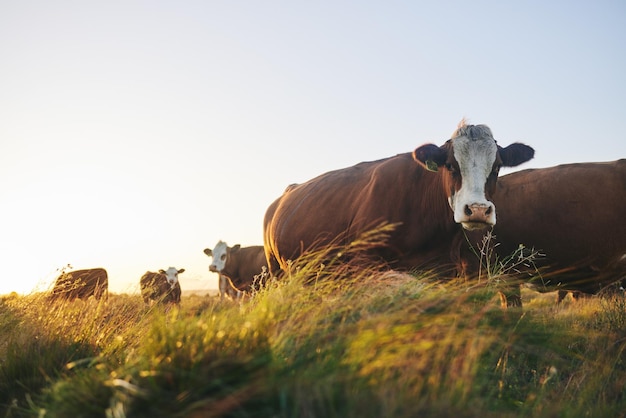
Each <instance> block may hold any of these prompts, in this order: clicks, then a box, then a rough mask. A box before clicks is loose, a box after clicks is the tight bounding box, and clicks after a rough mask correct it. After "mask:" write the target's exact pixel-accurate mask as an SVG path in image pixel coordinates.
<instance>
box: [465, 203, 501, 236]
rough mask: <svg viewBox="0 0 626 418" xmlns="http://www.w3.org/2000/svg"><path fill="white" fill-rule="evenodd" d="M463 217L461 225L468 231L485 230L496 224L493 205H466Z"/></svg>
mask: <svg viewBox="0 0 626 418" xmlns="http://www.w3.org/2000/svg"><path fill="white" fill-rule="evenodd" d="M463 215H464V217H463V219H462V220H461V225H463V228H465V229H468V230H474V229H483V228H486V227H487V226H492V225H495V223H496V216H495V208H494V206H493V204H485V203H474V204H471V205H465V208H464V209H463Z"/></svg>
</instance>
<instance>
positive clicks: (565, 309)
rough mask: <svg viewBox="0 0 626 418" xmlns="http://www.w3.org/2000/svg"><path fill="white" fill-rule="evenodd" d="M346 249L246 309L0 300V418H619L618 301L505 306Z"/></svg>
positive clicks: (128, 299)
mask: <svg viewBox="0 0 626 418" xmlns="http://www.w3.org/2000/svg"><path fill="white" fill-rule="evenodd" d="M373 239H376V237H374V238H373ZM354 248H359V247H358V246H355V247H354ZM350 255H351V254H350V249H347V250H346V253H344V254H341V255H339V256H338V255H337V254H336V253H332V254H331V253H318V254H317V255H315V256H314V255H311V256H310V257H308V258H306V259H304V260H302V262H301V263H300V262H299V263H297V264H294V265H293V266H292V267H293V268H292V269H291V272H290V274H289V275H288V277H286V278H284V279H283V280H281V281H271V282H269V283H268V284H267V285H266V286H265V287H263V288H261V289H258V290H257V291H256V292H255V294H254V295H253V297H252V298H250V300H248V301H247V302H245V303H243V304H238V303H230V302H223V303H220V302H219V300H218V299H217V298H212V297H198V296H192V297H185V296H184V295H183V301H182V307H181V309H180V310H178V311H174V310H172V311H170V312H163V311H162V310H160V309H158V308H157V309H152V310H147V309H146V308H145V307H144V306H143V304H142V302H141V298H140V296H139V295H111V296H110V298H109V301H108V302H106V303H105V302H100V303H98V302H97V301H93V300H90V301H87V302H84V301H74V302H54V303H51V302H49V301H48V300H47V299H46V298H45V297H44V296H43V295H41V294H33V295H29V296H21V297H20V296H11V297H5V298H3V299H1V300H0V332H1V333H2V334H1V335H3V338H2V340H1V341H0V416H1V417H34V416H39V417H81V416H82V417H383V416H385V417H415V416H420V417H429V416H433V417H476V416H480V417H556V416H558V417H605V416H612V417H620V416H621V417H623V416H626V353H625V349H626V327H625V326H624V324H625V322H626V302H625V301H624V299H623V298H619V297H614V298H606V299H601V298H592V299H585V300H580V301H576V302H573V301H570V300H566V301H565V302H564V303H563V304H561V305H560V306H557V305H556V304H555V302H554V300H555V299H554V295H550V296H551V297H550V299H547V298H546V296H545V295H541V294H538V293H534V292H532V291H529V290H524V292H523V298H524V308H523V309H509V310H502V309H501V308H500V307H499V297H498V294H497V290H496V289H495V288H490V287H489V286H472V287H470V286H468V285H466V284H464V283H454V282H446V283H441V282H439V281H437V280H436V279H437V277H434V276H433V274H430V273H419V274H417V273H416V274H412V275H409V274H405V273H396V272H384V271H382V269H379V268H377V267H378V266H375V265H371V264H367V263H363V260H359V259H358V258H354V257H350Z"/></svg>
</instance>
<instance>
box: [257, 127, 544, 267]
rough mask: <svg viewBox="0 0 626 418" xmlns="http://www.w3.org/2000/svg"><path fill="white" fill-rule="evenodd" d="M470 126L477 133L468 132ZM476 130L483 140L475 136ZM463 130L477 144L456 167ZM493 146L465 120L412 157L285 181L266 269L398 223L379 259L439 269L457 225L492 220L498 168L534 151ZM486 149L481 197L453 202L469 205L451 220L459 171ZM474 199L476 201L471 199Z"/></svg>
mask: <svg viewBox="0 0 626 418" xmlns="http://www.w3.org/2000/svg"><path fill="white" fill-rule="evenodd" d="M475 128H476V129H478V131H475V132H472V130H473V129H475ZM474 133H478V134H480V136H481V137H480V138H473V134H474ZM455 135H457V136H455ZM462 135H467V137H472V138H471V140H470V141H468V142H466V145H468V146H474V145H473V144H474V143H475V144H477V147H476V149H474V150H471V152H473V153H474V154H472V155H471V156H470V157H468V158H469V159H467V160H466V161H465V162H466V163H467V165H464V166H463V167H460V163H459V162H458V161H457V159H456V155H457V141H459V140H458V139H455V138H461V136H462ZM474 140H475V142H474V143H472V141H474ZM459 142H461V141H459ZM480 143H482V145H481V144H480ZM494 143H495V141H494V140H493V138H492V137H491V132H490V131H489V130H488V128H486V127H484V126H477V127H474V126H470V125H464V121H462V124H460V125H459V130H457V132H455V134H453V139H451V140H449V141H447V142H446V143H445V144H444V145H443V146H441V147H437V146H435V145H432V144H428V145H424V146H421V147H419V148H417V149H416V150H415V151H414V152H413V153H412V154H411V153H405V154H399V155H396V156H395V157H390V158H386V159H382V160H378V161H373V162H364V163H360V164H357V165H355V166H353V167H348V168H344V169H341V170H336V171H331V172H328V173H326V174H322V175H320V176H318V177H316V178H314V179H312V180H309V181H308V182H306V183H303V184H300V185H291V186H289V187H288V188H287V189H286V190H285V192H284V193H283V195H282V196H281V197H280V198H278V199H277V200H276V201H274V202H273V203H272V204H271V205H270V207H269V208H268V210H267V212H266V215H265V219H264V244H265V252H266V257H267V260H268V265H269V269H270V273H271V274H276V273H277V272H279V270H280V269H285V268H287V265H288V263H287V261H288V260H295V259H296V258H298V257H299V256H300V255H301V254H302V253H303V252H306V251H309V250H312V249H315V248H319V247H323V246H325V245H328V244H330V243H334V244H341V243H346V242H350V241H352V240H354V239H355V238H356V237H358V236H359V235H360V234H362V233H363V232H365V231H367V230H369V229H371V228H372V227H374V226H376V225H377V224H380V223H382V222H387V223H399V224H400V225H399V226H398V227H397V228H396V229H395V230H394V231H393V232H392V233H391V234H390V236H389V238H388V241H387V245H386V246H384V247H382V248H380V249H376V251H375V254H374V255H375V257H376V258H377V259H381V260H383V261H384V262H387V263H389V264H390V265H391V266H392V267H394V268H399V269H414V268H416V267H417V268H418V267H423V266H427V265H430V264H432V263H433V262H435V263H436V264H437V265H438V266H442V264H445V263H450V264H452V263H451V258H450V252H451V249H453V248H455V245H454V244H455V242H456V244H458V239H459V238H458V237H459V235H460V227H459V225H458V223H462V224H463V225H464V227H466V228H481V227H485V226H487V225H488V224H492V223H494V222H495V214H493V213H492V210H493V205H492V204H491V202H490V198H491V194H492V192H493V191H494V188H495V185H496V179H497V174H498V169H499V168H500V166H503V165H504V166H515V165H518V164H521V163H522V162H525V161H527V160H529V159H530V158H532V156H533V153H534V151H533V150H532V148H530V147H528V146H525V145H522V144H512V145H510V146H509V147H507V148H506V149H505V148H501V147H499V146H498V147H497V150H496V146H495V145H493V144H494ZM487 144H492V145H487ZM487 146H489V147H491V148H490V149H489V151H484V150H486V149H487ZM459 148H460V145H459ZM483 152H485V153H487V152H490V153H492V154H491V155H492V157H493V158H495V160H493V159H492V160H489V161H487V160H488V159H484V160H485V161H486V163H485V164H483V165H482V166H480V167H478V169H477V171H480V175H483V176H484V177H482V179H486V180H483V181H484V182H485V183H484V184H477V185H476V187H477V189H476V190H479V193H478V192H477V193H474V194H475V195H478V194H480V196H477V200H471V201H467V202H462V201H461V200H459V199H457V200H459V202H461V204H464V203H466V206H465V211H463V210H461V211H460V212H458V213H457V211H456V210H454V218H453V211H451V207H454V205H453V203H455V202H454V201H453V199H452V198H451V195H452V196H455V193H456V196H458V195H461V194H463V193H467V190H465V191H464V192H463V193H461V192H462V190H461V186H462V184H463V185H464V184H465V178H463V182H462V181H461V173H462V172H463V170H474V166H476V165H477V163H476V161H478V160H480V158H478V159H474V157H476V156H478V157H480V156H479V154H481V153H483ZM426 167H428V168H431V169H435V170H437V168H438V171H436V172H433V171H429V170H427V169H426ZM464 167H465V168H464ZM481 188H482V189H481ZM483 189H484V190H483ZM472 190H474V189H472ZM472 199H474V197H472ZM475 201H476V202H478V203H477V204H473V202H475ZM456 203H458V202H456ZM457 206H459V205H458V204H457ZM461 207H462V206H461ZM463 212H465V213H463ZM455 219H456V222H455ZM455 240H456V241H455ZM456 248H457V250H458V246H457V247H456Z"/></svg>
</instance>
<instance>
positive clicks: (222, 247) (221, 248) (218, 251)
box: [213, 241, 228, 258]
mask: <svg viewBox="0 0 626 418" xmlns="http://www.w3.org/2000/svg"><path fill="white" fill-rule="evenodd" d="M227 249H228V245H227V244H226V243H225V242H223V241H219V242H218V243H217V244H215V248H214V249H213V258H219V257H220V256H221V255H222V254H225V253H226V250H227Z"/></svg>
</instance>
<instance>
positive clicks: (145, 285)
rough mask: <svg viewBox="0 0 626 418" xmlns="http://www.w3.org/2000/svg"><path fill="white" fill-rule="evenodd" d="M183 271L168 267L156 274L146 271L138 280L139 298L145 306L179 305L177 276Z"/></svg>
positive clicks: (179, 294)
mask: <svg viewBox="0 0 626 418" xmlns="http://www.w3.org/2000/svg"><path fill="white" fill-rule="evenodd" d="M184 272H185V269H180V270H178V269H176V268H175V267H170V268H168V269H167V270H159V272H158V273H154V272H152V271H147V272H146V273H145V274H144V275H143V276H141V279H140V280H139V287H140V288H141V296H142V297H143V301H144V302H145V303H146V305H150V304H152V303H162V304H166V305H169V304H175V305H179V304H180V296H181V293H182V292H181V289H180V282H179V281H178V275H179V274H180V273H184Z"/></svg>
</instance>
